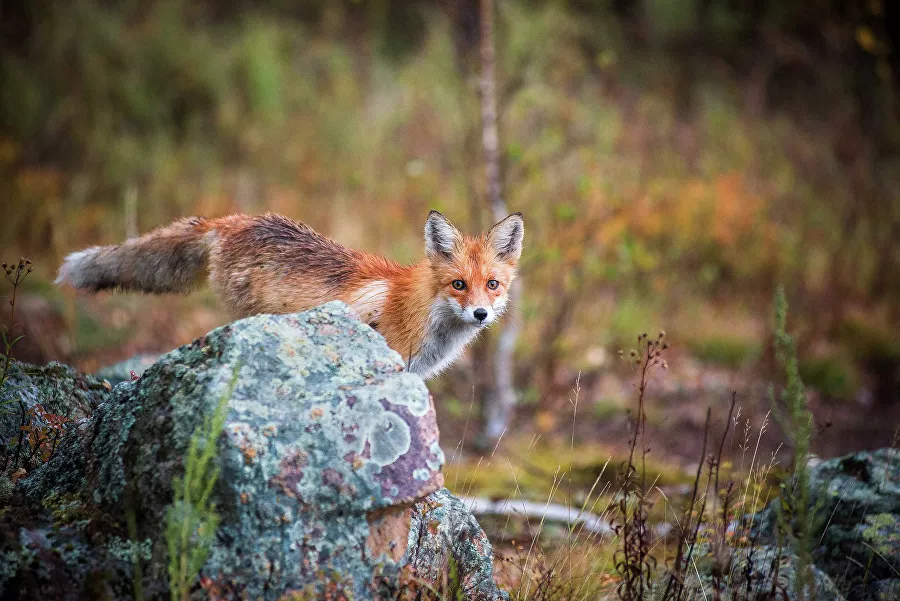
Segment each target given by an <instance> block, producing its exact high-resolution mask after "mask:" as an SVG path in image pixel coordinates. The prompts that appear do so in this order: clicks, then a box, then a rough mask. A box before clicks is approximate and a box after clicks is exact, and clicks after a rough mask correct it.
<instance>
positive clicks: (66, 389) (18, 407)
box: [0, 361, 112, 472]
mask: <svg viewBox="0 0 900 601" xmlns="http://www.w3.org/2000/svg"><path fill="white" fill-rule="evenodd" d="M8 376H9V378H8V379H7V381H6V384H5V386H4V387H3V389H2V390H0V441H2V442H0V472H2V470H3V469H6V470H7V471H14V470H17V469H20V468H21V469H24V470H26V471H30V470H31V469H32V468H34V467H37V465H38V464H39V463H40V460H41V455H42V454H48V453H49V452H50V449H51V447H52V444H48V445H46V448H45V449H34V448H32V447H31V446H29V445H28V441H27V440H24V441H23V444H22V445H18V439H19V436H20V434H23V432H22V430H21V429H20V428H22V427H23V426H24V427H26V428H36V429H40V430H41V434H43V435H46V437H47V438H50V439H51V440H54V439H55V437H56V435H57V434H58V432H57V431H56V430H57V429H56V428H54V426H58V425H61V424H62V423H63V422H66V423H70V422H74V421H77V420H79V419H82V418H85V417H87V416H88V415H90V414H91V413H92V412H93V411H94V409H96V408H97V407H98V406H99V405H100V404H101V403H103V402H105V401H107V400H108V399H110V398H111V394H110V391H111V390H112V387H111V386H110V385H109V384H108V383H106V382H103V381H102V380H98V379H97V378H94V377H93V376H89V375H86V374H83V373H80V372H78V371H75V370H74V369H72V368H71V367H69V366H68V365H63V364H61V363H55V362H54V363H49V364H47V365H44V366H42V367H39V366H37V365H30V364H28V363H19V362H18V361H13V362H11V363H10V366H9V373H8ZM59 431H60V432H61V431H62V430H59ZM17 448H18V449H19V450H18V453H16V449H17ZM41 451H44V452H43V453H42V452H41ZM16 455H18V457H16Z"/></svg>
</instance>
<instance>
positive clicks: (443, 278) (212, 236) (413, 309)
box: [57, 211, 524, 378]
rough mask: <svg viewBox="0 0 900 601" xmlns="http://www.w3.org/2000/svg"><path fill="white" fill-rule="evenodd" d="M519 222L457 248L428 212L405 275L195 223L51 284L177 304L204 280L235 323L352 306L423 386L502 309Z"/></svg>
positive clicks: (250, 231) (265, 228)
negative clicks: (153, 296) (172, 299)
mask: <svg viewBox="0 0 900 601" xmlns="http://www.w3.org/2000/svg"><path fill="white" fill-rule="evenodd" d="M523 235H524V224H523V220H522V216H521V215H520V214H518V213H515V214H513V215H510V216H509V217H507V218H506V219H504V220H503V221H501V222H499V223H498V224H497V225H495V226H494V227H493V228H491V230H490V231H489V232H488V233H486V234H482V235H479V236H475V237H468V236H463V235H462V234H461V233H460V232H459V230H457V229H456V228H455V227H454V226H453V225H452V224H451V223H450V222H449V221H448V220H447V219H446V218H445V217H444V216H443V215H441V214H440V213H438V212H437V211H432V212H431V213H430V214H429V216H428V220H427V221H426V224H425V251H426V258H425V259H424V260H423V261H420V262H418V263H415V264H413V265H400V264H398V263H395V262H394V261H390V260H388V259H386V258H384V257H381V256H378V255H373V254H370V253H364V252H360V251H356V250H352V249H349V248H347V247H345V246H343V245H341V244H338V243H337V242H335V241H333V240H331V239H329V238H326V237H325V236H322V235H321V234H319V233H318V232H316V231H315V230H313V229H312V228H310V227H309V226H307V225H305V224H302V223H298V222H296V221H292V220H290V219H288V218H286V217H283V216H280V215H275V214H266V215H261V216H249V215H231V216H227V217H222V218H219V219H205V218H202V217H192V218H188V219H182V220H180V221H176V222H175V223H173V224H171V225H168V226H166V227H162V228H159V229H157V230H154V231H152V232H150V233H148V234H146V235H144V236H141V237H139V238H133V239H129V240H126V241H125V242H123V243H122V244H118V245H112V246H100V247H93V248H89V249H86V250H83V251H80V252H76V253H72V254H70V255H69V256H68V257H66V259H65V261H64V263H63V265H62V267H61V268H60V271H59V277H58V278H57V283H69V284H71V285H72V286H74V287H75V288H79V289H82V290H87V291H90V292H95V291H98V290H106V289H118V290H131V291H141V292H149V293H165V292H184V291H188V290H190V289H191V288H193V287H195V286H197V285H199V284H201V283H202V282H203V280H204V279H208V280H209V282H210V285H211V287H212V288H213V290H214V291H215V292H216V294H217V296H218V297H219V298H220V300H221V301H222V302H223V304H224V305H225V307H226V308H227V309H228V310H229V312H230V313H231V314H232V315H233V316H235V317H244V316H248V315H254V314H258V313H294V312H298V311H305V310H307V309H310V308H312V307H315V306H317V305H320V304H322V303H325V302H328V301H331V300H341V301H344V302H345V303H347V304H348V305H350V307H351V308H353V309H354V311H355V312H356V313H357V314H358V315H359V317H360V319H362V320H363V321H365V322H366V323H368V324H369V325H371V326H372V327H374V328H375V329H376V330H378V331H379V332H380V333H381V334H382V335H383V336H384V337H385V339H386V340H387V343H388V345H389V346H390V347H391V348H393V349H394V350H396V351H397V352H398V353H400V354H401V356H403V358H404V360H405V361H406V362H407V364H408V365H409V369H410V371H413V372H415V373H418V374H420V375H422V376H423V377H426V378H427V377H431V376H434V375H436V374H437V373H439V372H440V371H441V370H443V369H444V368H445V367H447V366H448V365H449V364H450V363H452V362H453V360H455V359H456V358H457V357H458V356H459V354H460V353H461V352H462V350H463V348H464V347H465V345H466V344H468V343H469V342H470V341H471V340H472V339H473V338H474V337H475V336H476V335H477V334H478V333H479V332H480V331H481V330H482V329H483V328H484V327H486V326H488V325H489V324H491V323H493V322H494V321H495V320H496V319H497V317H498V316H499V315H500V314H502V313H503V312H504V311H505V309H506V305H507V299H508V294H509V287H510V285H511V284H512V281H513V279H514V278H515V275H516V267H517V264H518V260H519V256H520V254H521V250H522V238H523Z"/></svg>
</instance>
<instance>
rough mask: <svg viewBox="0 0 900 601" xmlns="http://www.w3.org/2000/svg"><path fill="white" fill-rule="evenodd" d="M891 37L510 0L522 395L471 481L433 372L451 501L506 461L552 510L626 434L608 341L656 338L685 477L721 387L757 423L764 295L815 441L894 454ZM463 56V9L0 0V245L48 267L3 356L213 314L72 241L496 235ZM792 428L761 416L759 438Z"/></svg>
mask: <svg viewBox="0 0 900 601" xmlns="http://www.w3.org/2000/svg"><path fill="white" fill-rule="evenodd" d="M898 44H900V6H898V3H897V2H891V1H888V0H855V1H854V0H815V1H804V2H801V1H798V0H606V1H604V0H597V1H590V0H578V1H572V2H561V1H526V0H498V1H497V3H496V52H497V84H498V94H497V95H498V99H497V100H498V105H499V111H498V119H499V129H500V140H501V147H500V154H501V157H500V158H501V164H502V173H503V187H504V200H505V201H506V203H507V205H508V207H509V209H510V210H511V211H522V212H523V213H524V214H525V217H526V232H527V233H526V239H525V242H526V243H525V254H524V256H523V264H522V269H521V278H522V290H523V295H522V298H521V299H520V300H519V302H518V303H517V306H516V307H515V308H514V310H513V311H512V313H511V315H509V316H508V317H507V318H506V319H508V320H515V323H516V324H517V325H518V326H519V327H520V336H519V338H518V341H517V344H516V347H515V355H514V356H515V363H514V364H515V385H516V390H517V394H518V397H519V404H518V406H517V410H516V416H515V421H514V423H513V426H512V427H511V429H510V430H509V431H508V432H507V433H506V434H505V436H504V440H503V446H502V447H501V448H503V449H504V451H503V453H505V454H506V456H507V457H508V458H509V461H508V462H507V461H503V462H501V461H499V460H498V461H496V462H495V464H497V465H495V467H493V468H489V467H488V466H487V465H481V467H480V468H475V469H474V470H472V469H469V470H468V471H466V470H467V469H468V468H467V467H466V466H467V464H466V461H468V460H467V459H466V460H464V459H462V458H463V457H464V456H465V457H467V456H468V455H466V454H464V453H456V452H454V445H456V449H457V450H459V449H461V448H466V449H470V448H472V444H474V443H477V442H484V441H483V440H479V437H478V431H479V428H478V425H477V421H478V415H479V409H478V405H479V403H480V400H481V399H480V398H479V395H478V394H477V393H476V391H477V390H478V386H477V383H476V380H477V374H476V373H475V370H474V368H473V362H472V361H471V359H470V358H467V359H465V360H463V361H461V362H460V363H459V365H457V366H456V367H455V368H454V369H453V370H451V371H450V372H448V373H447V374H446V375H445V376H443V377H442V379H441V380H439V381H437V382H433V383H432V384H431V386H430V387H431V389H432V391H433V392H434V394H435V398H436V402H437V405H438V411H439V414H440V417H441V428H442V440H443V443H444V446H445V448H446V449H447V451H448V456H449V455H451V454H453V455H454V457H453V458H452V459H451V466H450V471H449V472H448V483H449V484H450V485H451V487H456V490H460V488H461V487H460V484H459V483H460V480H462V481H463V482H468V484H467V486H468V491H464V492H469V491H474V492H483V493H485V494H493V493H495V492H497V493H498V494H502V493H500V491H502V490H503V489H504V487H506V489H508V488H509V487H510V486H512V485H513V484H512V481H511V479H510V473H512V474H513V475H514V477H515V479H516V482H515V486H516V487H517V488H518V487H519V486H520V485H521V486H522V488H523V489H525V490H524V492H523V494H525V495H526V496H529V495H531V496H534V497H536V498H541V497H542V496H543V498H546V495H545V492H546V490H545V489H546V487H545V486H544V484H541V483H543V482H546V481H547V480H549V479H548V478H543V476H546V475H547V474H551V475H552V472H553V469H554V467H555V466H558V465H559V464H560V463H562V462H564V460H563V459H560V455H564V456H565V457H569V455H570V453H571V456H572V461H575V462H576V463H579V462H580V463H579V465H581V468H583V470H584V472H585V473H586V474H589V476H586V478H587V481H588V483H589V482H590V481H591V480H592V479H593V475H594V474H595V473H596V470H594V467H593V466H595V464H596V463H597V462H599V463H600V464H602V462H603V461H604V460H605V459H606V458H608V457H609V456H611V455H615V454H616V453H618V452H619V450H620V449H621V448H622V447H624V445H625V443H626V432H627V421H626V408H627V407H628V406H630V404H631V403H632V400H631V399H632V398H633V395H634V388H633V385H632V381H633V380H632V374H631V368H630V367H629V364H628V362H627V361H624V362H623V361H621V360H620V359H619V357H618V354H617V351H618V350H620V349H621V350H624V351H625V354H626V356H627V354H628V350H629V349H630V348H632V347H634V346H636V336H637V335H638V334H640V333H641V332H645V331H647V332H650V333H651V335H652V336H655V335H656V332H658V331H659V330H660V329H665V330H666V332H667V339H668V340H669V341H670V343H671V345H672V348H671V349H670V351H669V355H668V357H667V359H668V365H669V370H668V372H661V374H660V375H659V376H658V377H657V378H656V381H655V382H654V383H653V385H652V388H651V391H650V396H651V398H650V400H649V401H648V403H649V405H648V422H649V424H650V427H651V428H652V429H653V430H654V432H655V434H654V436H655V441H656V442H655V443H654V444H655V448H654V453H655V454H656V456H657V457H658V461H660V462H663V463H665V464H666V465H669V464H671V466H670V467H665V468H662V467H661V468H660V469H661V470H663V469H671V470H672V471H673V473H674V474H676V475H674V476H672V479H674V480H677V478H678V477H680V476H678V474H681V473H682V470H683V469H684V468H685V466H687V465H688V464H690V463H691V461H696V456H697V452H698V449H697V447H698V436H699V433H700V432H701V431H702V427H703V420H704V414H705V411H706V407H707V406H710V405H711V406H713V408H714V412H717V413H718V414H719V420H720V421H721V419H722V417H723V415H722V414H723V413H727V407H728V402H729V400H730V398H731V391H732V390H736V391H737V393H738V397H737V398H738V406H739V411H740V412H741V413H740V414H739V415H740V416H741V419H747V420H748V423H751V422H752V425H753V427H754V428H759V427H761V424H763V423H765V416H766V414H767V412H768V411H769V409H770V406H769V401H768V400H767V397H766V388H767V386H768V384H769V382H771V381H777V378H778V376H777V375H776V374H777V372H776V371H775V370H774V368H773V366H772V364H773V361H772V351H771V338H772V334H771V329H772V326H771V321H772V319H771V301H772V298H773V293H774V290H775V288H776V286H777V285H778V284H779V283H783V284H784V285H785V286H786V289H787V292H788V297H789V299H790V301H791V303H792V304H791V307H792V312H791V328H792V329H793V330H794V331H796V332H797V333H798V335H799V341H798V342H799V351H800V356H801V372H802V375H803V377H804V379H805V382H806V384H807V387H808V388H809V391H810V394H811V399H812V402H813V409H814V414H815V416H816V420H817V424H816V426H817V431H818V435H817V438H816V441H815V444H814V449H815V450H816V451H817V452H819V453H821V454H823V455H834V454H837V453H842V452H846V451H849V450H854V449H857V448H861V447H879V446H888V445H889V444H890V443H891V440H892V435H893V433H894V430H895V428H896V426H897V424H898V423H900V242H898V239H900V98H898V90H900V86H898V84H900V53H898V50H897V46H898ZM478 47H479V9H478V3H477V1H474V2H473V1H472V0H467V1H461V2H452V1H442V0H416V1H402V0H373V1H370V2H365V1H352V0H319V1H308V2H297V1H288V0H271V1H269V2H258V1H254V0H217V1H211V2H187V1H185V0H159V1H142V2H138V1H135V0H128V1H122V2H100V1H99V0H70V1H68V2H53V1H44V0H0V52H2V55H0V77H2V79H0V198H2V218H0V236H2V250H3V259H4V260H15V259H16V258H18V256H19V255H25V256H27V257H29V258H30V259H31V260H32V261H33V262H34V263H35V265H36V270H35V272H34V274H33V276H32V277H31V278H29V280H28V282H27V285H26V288H25V294H24V296H23V297H22V299H20V305H19V309H18V310H19V311H20V319H19V322H20V323H21V324H22V325H21V327H22V328H23V330H22V333H24V334H25V338H24V339H23V341H22V342H21V343H20V344H19V346H17V350H16V356H17V357H18V358H21V359H25V360H30V361H34V362H43V361H47V360H51V359H58V360H62V361H67V362H70V363H72V364H74V365H76V366H78V367H80V368H82V369H84V370H94V369H97V368H99V367H101V366H102V365H105V364H109V363H111V362H114V361H118V360H120V359H125V358H127V357H129V356H132V355H134V354H136V353H141V352H162V351H165V350H168V349H170V348H173V347H174V346H176V345H178V344H182V343H186V342H188V341H190V340H191V339H192V338H194V337H196V336H198V335H201V334H203V333H205V332H206V331H208V330H209V329H211V328H212V327H215V326H217V325H221V324H223V323H225V322H226V321H227V316H226V315H224V314H223V313H222V312H221V310H220V309H219V308H218V307H217V305H216V303H215V300H214V298H213V297H212V295H211V294H210V293H209V292H204V291H200V292H198V293H196V294H193V295H191V296H189V297H185V298H181V297H162V298H150V297H140V296H127V295H111V294H104V295H99V296H96V297H92V296H85V295H77V294H75V293H74V292H72V291H71V290H67V289H59V288H57V287H55V286H54V285H53V284H52V280H53V278H54V276H55V271H56V269H57V267H58V265H59V264H60V261H61V258H62V257H63V256H64V255H65V254H66V253H68V252H71V251H74V250H78V249H81V248H82V247H85V246H88V245H93V244H108V243H114V242H117V241H120V240H122V239H123V238H125V237H126V236H132V235H135V234H137V233H142V232H146V231H148V230H150V229H151V228H154V227H156V226H159V225H163V224H165V223H167V222H169V221H170V220H173V219H175V218H178V217H182V216H187V215H196V214H202V215H206V216H218V215H223V214H227V213H230V212H237V211H239V212H247V213H259V212H264V211H276V212H279V213H283V214H285V215H288V216H290V217H293V218H297V219H300V220H302V221H304V222H306V223H309V224H310V225H312V226H313V227H315V228H316V229H318V230H320V231H322V232H323V233H326V234H328V235H330V236H332V237H334V238H336V239H337V240H339V241H340V242H342V243H344V244H347V245H349V246H352V247H357V248H360V249H365V250H369V251H373V252H380V253H383V254H385V255H388V256H390V257H392V258H394V259H397V260H400V261H411V260H417V259H419V258H420V257H421V256H423V243H422V239H421V231H422V226H423V224H424V219H425V217H426V215H427V213H428V210H429V209H432V208H433V209H437V210H440V211H442V212H443V213H444V214H446V215H447V216H448V217H449V218H450V219H452V220H453V221H454V222H455V223H457V224H458V225H459V226H460V227H462V228H463V229H467V230H469V231H477V230H480V229H483V228H486V227H487V226H489V225H490V220H491V218H490V211H489V204H488V203H487V201H486V190H485V181H484V166H483V156H482V131H481V112H480V105H479V85H478V76H479V71H480V67H479V52H478V49H479V48H478ZM498 333H499V328H498V329H497V330H495V331H492V332H491V334H490V337H493V338H496V336H497V335H498ZM476 352H477V349H476ZM714 415H715V413H714ZM573 424H574V425H573ZM570 438H571V445H570V444H569V439H570ZM560 439H563V440H565V441H566V444H565V445H558V444H554V442H553V441H554V440H560ZM463 442H465V444H463ZM781 442H782V437H781V436H780V434H779V432H778V431H777V428H774V427H771V426H770V427H769V428H768V431H767V432H766V435H765V437H764V440H763V442H762V448H765V449H769V450H771V451H773V452H774V450H775V449H777V448H778V445H779V444H780V443H781ZM470 443H472V444H470ZM575 447H577V449H579V450H578V451H577V452H576V451H574V450H573V449H574V448H575ZM488 448H489V450H490V445H489V447H488ZM560 448H561V449H562V450H559V449H560ZM534 449H539V450H540V452H535V451H534ZM580 449H584V451H583V452H582V451H581V450H580ZM576 457H577V459H576ZM692 457H693V459H691V458H692ZM454 461H455V462H456V463H453V462H454ZM565 461H569V459H565ZM454 466H455V467H454ZM454 469H457V470H459V471H456V472H454V471H453V470H454ZM492 470H494V471H492ZM592 470H593V471H592ZM571 473H573V474H576V475H577V473H578V472H577V470H574V471H572V472H571ZM529 478H531V481H529ZM663 482H666V478H663ZM532 484H533V485H534V487H535V491H536V492H535V491H532V492H529V489H528V486H530V485H532Z"/></svg>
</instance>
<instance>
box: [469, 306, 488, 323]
mask: <svg viewBox="0 0 900 601" xmlns="http://www.w3.org/2000/svg"><path fill="white" fill-rule="evenodd" d="M472 315H474V316H475V319H477V320H478V321H484V320H485V319H487V316H488V313H487V311H486V310H485V309H482V308H481V307H479V308H477V309H475V310H474V311H472Z"/></svg>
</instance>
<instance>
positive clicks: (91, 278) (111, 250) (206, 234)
mask: <svg viewBox="0 0 900 601" xmlns="http://www.w3.org/2000/svg"><path fill="white" fill-rule="evenodd" d="M214 235H215V232H214V230H213V223H212V222H211V221H210V220H208V219H204V218H202V217H191V218H188V219H182V220H180V221H176V222H175V223H173V224H171V225H167V226H166V227H161V228H159V229H156V230H153V231H152V232H150V233H149V234H145V235H143V236H141V237H139V238H131V239H130V240H126V241H125V242H123V243H122V244H117V245H114V246H95V247H93V248H88V249H86V250H82V251H79V252H76V253H72V254H70V255H69V256H68V257H66V260H65V261H64V262H63V264H62V267H60V268H59V276H58V277H57V278H56V283H57V284H64V283H65V284H70V285H72V286H74V287H75V288H78V289H81V290H88V291H91V292H96V291H97V290H106V289H110V288H116V289H120V290H135V291H141V292H183V291H186V290H189V289H191V288H193V287H194V286H196V285H198V284H200V283H201V282H202V281H203V279H204V277H205V276H206V271H207V270H206V267H207V261H208V258H209V249H210V244H211V242H212V239H213V236H214Z"/></svg>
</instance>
